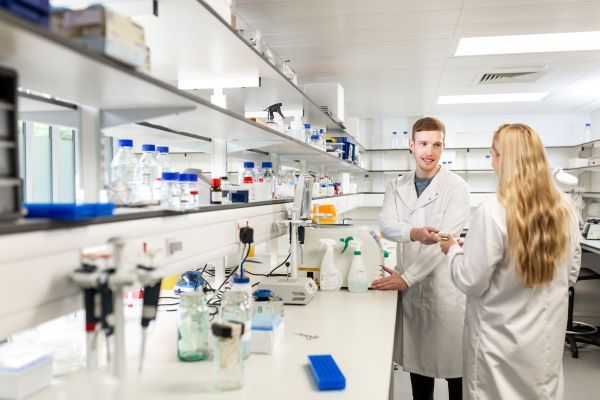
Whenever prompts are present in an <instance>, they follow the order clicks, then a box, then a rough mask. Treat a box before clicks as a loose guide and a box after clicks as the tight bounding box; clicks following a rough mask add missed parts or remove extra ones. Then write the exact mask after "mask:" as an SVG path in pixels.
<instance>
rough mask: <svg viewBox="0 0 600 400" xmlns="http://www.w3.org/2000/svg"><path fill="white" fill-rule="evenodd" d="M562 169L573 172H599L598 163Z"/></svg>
mask: <svg viewBox="0 0 600 400" xmlns="http://www.w3.org/2000/svg"><path fill="white" fill-rule="evenodd" d="M564 171H568V172H573V173H576V174H579V173H583V172H600V165H590V166H587V167H578V168H564Z"/></svg>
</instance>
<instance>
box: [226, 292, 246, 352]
mask: <svg viewBox="0 0 600 400" xmlns="http://www.w3.org/2000/svg"><path fill="white" fill-rule="evenodd" d="M220 315H221V319H222V320H223V321H230V322H239V323H240V324H243V325H244V334H243V335H242V356H243V357H244V359H246V358H248V357H250V338H251V334H252V331H251V323H252V310H251V309H250V301H249V299H248V294H247V293H244V292H236V291H230V292H226V293H225V294H224V295H223V299H222V300H221V314H220Z"/></svg>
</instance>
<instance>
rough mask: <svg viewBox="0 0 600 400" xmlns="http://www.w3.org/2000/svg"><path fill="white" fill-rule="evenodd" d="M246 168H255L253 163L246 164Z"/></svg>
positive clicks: (247, 162)
mask: <svg viewBox="0 0 600 400" xmlns="http://www.w3.org/2000/svg"><path fill="white" fill-rule="evenodd" d="M244 168H254V163H253V162H252V161H246V162H244Z"/></svg>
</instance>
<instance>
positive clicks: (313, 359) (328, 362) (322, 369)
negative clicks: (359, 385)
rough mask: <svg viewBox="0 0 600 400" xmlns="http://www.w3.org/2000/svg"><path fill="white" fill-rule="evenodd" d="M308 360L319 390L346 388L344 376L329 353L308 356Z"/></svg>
mask: <svg viewBox="0 0 600 400" xmlns="http://www.w3.org/2000/svg"><path fill="white" fill-rule="evenodd" d="M308 362H309V363H310V370H311V371H312V374H313V376H314V377H315V382H316V383H317V387H318V388H319V390H343V389H344V388H346V378H345V377H344V374H342V371H340V368H339V367H338V365H337V364H336V363H335V360H334V359H333V357H332V356H331V354H319V355H312V356H308Z"/></svg>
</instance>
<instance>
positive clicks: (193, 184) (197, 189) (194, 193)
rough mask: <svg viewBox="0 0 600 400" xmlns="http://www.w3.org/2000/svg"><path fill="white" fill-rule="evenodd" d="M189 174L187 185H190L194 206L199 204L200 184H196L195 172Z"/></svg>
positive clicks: (196, 176)
mask: <svg viewBox="0 0 600 400" xmlns="http://www.w3.org/2000/svg"><path fill="white" fill-rule="evenodd" d="M188 176H189V180H190V181H189V186H190V195H191V197H192V204H194V207H196V206H199V205H200V185H199V184H198V175H196V174H188Z"/></svg>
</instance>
